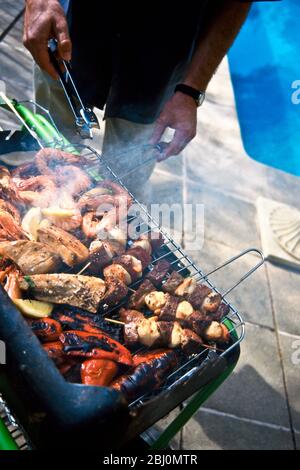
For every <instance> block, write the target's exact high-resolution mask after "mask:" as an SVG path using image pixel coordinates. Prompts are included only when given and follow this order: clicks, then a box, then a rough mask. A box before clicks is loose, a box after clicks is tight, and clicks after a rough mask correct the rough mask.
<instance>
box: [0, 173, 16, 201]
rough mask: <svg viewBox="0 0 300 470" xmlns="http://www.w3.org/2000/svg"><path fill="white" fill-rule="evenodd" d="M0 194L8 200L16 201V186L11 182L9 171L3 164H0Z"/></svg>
mask: <svg viewBox="0 0 300 470" xmlns="http://www.w3.org/2000/svg"><path fill="white" fill-rule="evenodd" d="M0 196H1V197H2V198H4V199H9V200H10V201H16V202H18V201H19V200H20V199H19V193H18V188H17V186H16V185H15V183H14V182H13V179H12V177H11V174H10V172H9V171H8V169H7V168H6V167H5V166H1V165H0Z"/></svg>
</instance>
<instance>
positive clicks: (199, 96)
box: [174, 83, 205, 106]
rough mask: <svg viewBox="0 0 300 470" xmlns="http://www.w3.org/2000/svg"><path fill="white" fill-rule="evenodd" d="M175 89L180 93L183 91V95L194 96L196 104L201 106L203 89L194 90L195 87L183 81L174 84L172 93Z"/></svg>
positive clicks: (203, 96)
mask: <svg viewBox="0 0 300 470" xmlns="http://www.w3.org/2000/svg"><path fill="white" fill-rule="evenodd" d="M176 91H180V92H181V93H184V94H185V95H188V96H191V97H192V98H194V100H195V101H196V104H197V106H201V105H202V104H203V101H204V100H205V91H199V90H196V88H193V87H191V86H189V85H185V84H184V83H179V84H178V85H176V87H175V90H174V93H176Z"/></svg>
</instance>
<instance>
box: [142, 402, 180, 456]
mask: <svg viewBox="0 0 300 470" xmlns="http://www.w3.org/2000/svg"><path fill="white" fill-rule="evenodd" d="M178 412H179V408H176V409H175V410H173V411H171V413H169V414H168V415H167V416H166V417H165V418H163V419H161V420H159V421H158V422H157V423H156V424H155V426H153V427H152V428H150V430H149V431H150V433H151V434H152V435H153V436H154V438H155V439H158V437H159V436H160V434H161V433H162V432H163V431H165V429H166V428H167V427H168V426H169V424H171V423H172V421H174V419H175V418H176V417H177V415H178ZM180 444H181V439H180V432H179V433H178V434H177V435H176V436H175V437H174V438H173V439H172V440H171V441H170V443H169V445H170V447H171V448H172V449H173V450H179V449H180Z"/></svg>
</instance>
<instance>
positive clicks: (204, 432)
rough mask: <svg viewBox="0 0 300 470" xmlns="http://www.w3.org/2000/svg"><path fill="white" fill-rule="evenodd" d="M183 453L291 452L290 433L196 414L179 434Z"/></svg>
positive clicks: (201, 411) (219, 417)
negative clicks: (213, 451)
mask: <svg viewBox="0 0 300 470" xmlns="http://www.w3.org/2000/svg"><path fill="white" fill-rule="evenodd" d="M183 449H185V450H221V449H223V450H257V449H259V450H292V449H293V441H292V437H291V432H289V431H283V430H281V429H273V428H269V427H265V426H259V425H257V424H253V423H249V422H244V421H239V420H236V419H233V418H230V417H227V416H216V415H215V414H210V413H208V412H206V411H205V410H200V411H199V412H198V413H197V414H196V415H195V417H194V418H193V419H191V420H190V421H189V423H188V424H187V425H186V426H185V428H184V431H183Z"/></svg>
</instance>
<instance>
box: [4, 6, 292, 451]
mask: <svg viewBox="0 0 300 470" xmlns="http://www.w3.org/2000/svg"><path fill="white" fill-rule="evenodd" d="M22 5H23V2H22V1H21V0H17V1H16V0H15V1H12V0H10V1H5V0H4V1H3V0H2V2H1V15H0V34H1V32H2V31H3V29H4V28H5V27H6V26H7V24H8V23H9V22H10V21H12V19H13V18H14V17H15V15H16V14H17V13H18V12H19V11H20V10H21V8H22ZM21 23H22V22H21V21H20V22H19V23H18V24H17V25H16V27H15V28H14V29H13V30H12V31H11V32H10V34H9V35H8V36H7V37H6V38H5V40H4V41H3V42H2V43H1V44H0V80H4V81H5V82H6V85H7V93H8V95H9V96H12V97H15V98H17V99H18V98H19V99H21V98H22V99H24V98H31V97H32V61H31V58H30V56H29V54H28V53H27V52H26V51H25V50H24V48H23V46H22V44H21ZM0 121H1V122H0V124H1V125H2V127H4V128H6V126H9V125H11V123H10V121H9V118H8V115H7V114H6V115H3V114H2V113H1V114H0ZM151 184H152V189H153V190H152V197H151V201H152V202H157V203H163V202H168V203H169V202H174V203H176V202H178V203H180V204H183V203H189V202H190V203H191V202H192V203H199V204H204V210H205V219H204V222H205V225H204V229H205V231H204V244H203V246H202V247H199V249H197V250H191V251H190V253H189V254H190V255H191V257H192V258H193V259H194V260H195V261H196V262H197V263H198V264H199V266H200V267H201V268H202V269H203V270H204V271H208V270H210V269H212V268H213V267H214V266H216V265H218V264H220V263H222V262H223V261H224V260H226V259H228V258H229V257H231V256H233V255H235V254H237V253H238V252H239V251H241V250H244V249H246V248H249V247H257V248H260V247H261V242H260V233H259V230H258V226H257V214H256V208H255V202H256V199H257V197H259V196H265V197H269V198H272V199H274V200H276V201H279V202H286V203H289V204H292V205H294V206H295V207H298V208H299V209H300V200H299V188H300V181H299V179H298V178H296V177H292V176H290V175H288V174H285V173H283V172H280V171H277V170H275V169H271V168H268V167H265V166H263V165H261V164H259V163H256V162H255V161H253V160H251V159H250V158H249V157H248V156H247V155H246V154H245V151H244V149H243V146H242V141H241V136H240V130H239V124H238V120H237V116H236V111H235V103H234V96H233V91H232V86H231V82H230V77H229V72H228V66H227V61H226V60H224V61H223V63H222V65H221V66H220V68H219V70H218V71H217V73H216V75H215V77H214V79H213V81H212V83H211V85H210V87H209V90H208V96H207V100H206V102H205V104H204V105H203V107H202V108H201V109H199V120H198V132H197V136H196V138H195V139H194V140H193V141H192V143H191V144H190V145H189V147H188V148H187V149H186V151H185V154H184V156H183V157H180V158H178V157H177V158H172V159H170V160H168V161H166V162H164V163H161V164H158V165H157V167H156V169H155V172H154V174H153V176H152V178H151ZM200 228H201V227H200ZM188 236H189V227H185V229H184V230H183V232H182V234H181V238H180V242H181V243H182V245H183V246H184V247H187V248H188V246H187V241H188ZM256 261H257V258H256V257H255V256H254V255H249V256H248V257H247V258H245V259H244V260H243V261H242V262H240V263H239V264H237V265H236V268H235V269H229V268H228V270H227V271H226V272H225V271H224V272H223V273H221V274H219V275H218V276H215V277H214V280H215V282H216V284H217V285H218V286H219V287H220V288H222V289H226V288H227V287H229V286H230V285H231V284H232V283H233V282H234V280H236V279H237V277H238V276H239V275H240V274H241V273H242V272H245V270H246V269H249V268H250V267H251V266H252V265H253V264H254V263H255V262H256ZM299 292H300V274H299V273H297V272H294V271H291V270H288V269H283V268H281V267H280V266H276V265H273V264H270V263H268V262H267V263H266V264H265V265H264V266H263V268H261V269H260V270H259V271H258V272H257V273H256V274H254V275H253V277H251V279H249V280H248V281H245V284H243V285H242V286H240V287H239V288H237V289H236V290H235V291H233V292H232V293H231V294H230V295H229V299H230V301H231V302H232V303H233V305H234V306H236V307H237V308H238V309H239V310H240V312H241V313H242V315H243V317H244V319H245V321H246V338H245V340H244V342H243V343H242V352H241V357H240V360H239V363H238V366H237V368H236V370H235V371H234V373H233V374H232V375H231V377H230V378H229V379H228V380H227V381H226V382H225V383H224V384H223V385H222V386H221V387H220V388H219V389H218V391H217V392H216V393H215V394H214V395H213V396H211V398H210V399H209V400H208V401H207V402H206V403H205V405H204V406H203V407H202V408H201V409H200V410H199V411H198V413H196V414H195V415H194V417H193V418H192V419H191V420H190V422H189V423H188V424H187V425H186V426H185V427H184V429H183V431H182V432H181V433H180V435H178V436H177V437H176V438H175V439H174V442H173V446H174V447H175V448H179V447H180V448H182V449H193V450H196V449H296V448H298V449H300V393H299V392H300V380H299V377H300V364H299V362H300V361H299V360H298V361H297V360H295V359H297V358H298V359H299V354H297V348H298V351H299V348H300V322H299V316H300V311H299ZM293 358H294V360H293ZM296 363H298V365H296ZM174 415H176V410H175V411H174V412H173V414H172V416H171V417H173V416H174ZM171 417H168V418H166V419H165V420H162V421H161V422H160V423H159V427H160V429H163V428H164V427H165V426H166V424H167V423H168V422H170V419H171Z"/></svg>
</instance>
